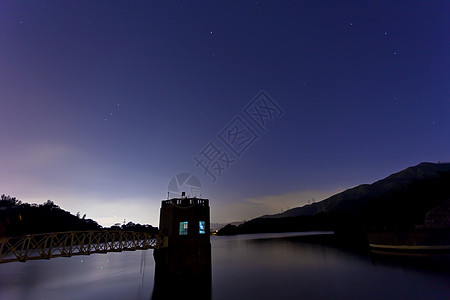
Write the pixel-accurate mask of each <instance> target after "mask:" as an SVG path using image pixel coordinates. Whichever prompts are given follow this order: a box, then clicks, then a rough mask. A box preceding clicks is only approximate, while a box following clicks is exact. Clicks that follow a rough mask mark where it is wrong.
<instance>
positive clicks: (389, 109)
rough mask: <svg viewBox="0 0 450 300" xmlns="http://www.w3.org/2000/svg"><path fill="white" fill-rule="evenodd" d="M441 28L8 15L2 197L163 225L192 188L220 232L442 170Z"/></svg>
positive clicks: (324, 19)
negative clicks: (166, 210) (188, 178)
mask: <svg viewBox="0 0 450 300" xmlns="http://www.w3.org/2000/svg"><path fill="white" fill-rule="evenodd" d="M449 13H450V5H449V2H448V1H371V2H369V1H364V2H363V1H339V0H337V1H214V2H213V1H195V2H193V1H158V2H156V1H133V2H131V3H129V2H127V1H8V0H6V1H1V2H0V112H1V117H0V145H1V146H0V167H1V172H0V194H3V193H4V194H7V195H8V194H9V195H11V196H16V197H18V198H20V199H21V200H22V201H25V202H31V203H32V202H35V203H42V202H44V201H46V200H47V199H51V200H53V201H54V202H55V203H56V204H58V205H60V206H61V207H62V208H63V209H66V210H69V211H70V212H72V213H76V212H78V211H80V212H81V214H84V213H86V214H87V217H88V218H93V219H95V220H97V221H99V223H100V224H101V225H104V226H110V225H112V224H114V223H116V222H123V220H124V219H126V220H127V221H134V222H139V223H150V224H152V225H158V217H159V216H158V215H159V207H160V201H161V200H163V199H165V198H167V191H168V184H169V181H170V180H171V178H172V177H173V176H175V175H177V174H179V173H182V172H188V173H191V174H193V175H195V176H196V177H197V178H198V179H199V180H200V181H201V185H202V194H201V196H202V197H205V198H209V199H210V200H211V212H212V222H226V221H236V220H243V219H250V218H253V217H257V216H260V215H262V214H267V213H278V212H280V211H281V210H285V209H287V208H292V207H295V206H300V205H303V204H305V203H307V202H308V201H311V200H312V198H313V197H314V199H315V200H316V201H318V200H322V199H324V198H325V197H326V196H328V195H331V194H333V193H336V192H338V191H342V190H344V189H347V188H350V187H353V186H355V185H358V184H361V183H371V182H373V181H376V180H378V179H381V178H383V177H385V176H387V175H389V174H391V173H393V172H397V171H400V170H401V169H404V168H406V167H409V166H412V165H416V164H418V163H420V162H422V161H429V162H437V161H449V160H450V151H449V150H450V138H449V136H450V135H449V133H450V118H449V117H450V84H449V82H450V80H449V79H450V76H449V75H450V63H449V62H450V59H449V57H450V55H449V54H450V42H449V41H450V40H449V38H448V37H449V33H450V21H449V20H450V19H449V18H448V16H449ZM260 91H265V93H266V95H267V96H269V97H270V100H267V99H266V100H264V101H265V103H266V104H267V105H268V106H267V107H269V108H272V110H270V109H269V110H267V108H266V109H264V106H263V104H264V102H262V101H263V100H261V98H255V97H256V96H257V95H259V92H260ZM253 100H254V101H253ZM252 101H253V102H252ZM247 105H249V108H248V111H249V114H246V113H245V107H246V106H247ZM275 108H279V110H278V111H277V110H276V109H275ZM255 109H258V110H259V113H260V115H259V117H258V116H257V115H255V114H252V113H256V112H257V111H256V110H255ZM269 114H270V115H269ZM251 116H253V117H254V118H255V120H252V118H251ZM258 118H259V119H258ZM258 120H259V121H261V120H263V121H264V126H262V128H261V127H259V126H258V124H257V123H255V121H258ZM260 125H261V124H260ZM233 134H234V135H233ZM221 137H222V139H221ZM227 138H228V142H229V144H228V145H226V143H225V142H226V141H227ZM224 140H225V141H224ZM211 141H212V142H213V144H210V142H211ZM208 145H209V146H208ZM211 145H214V146H215V147H216V150H218V151H220V152H214V150H215V148H211V147H210V146H211ZM233 147H235V148H234V150H235V151H234V152H233V151H232V150H231V148H233ZM202 150H204V151H202ZM207 156H208V157H209V158H211V161H208V160H207V159H206V157H207ZM194 158H197V159H199V160H200V159H201V160H202V161H203V163H204V164H205V165H206V166H209V169H208V170H209V172H211V174H215V181H214V182H213V181H212V180H211V179H212V177H211V176H210V175H208V173H207V174H206V175H205V172H204V170H203V169H202V167H201V166H196V161H195V160H194ZM227 160H228V161H232V162H231V163H225V162H226V161H227ZM220 166H222V167H224V169H223V170H221V171H220V172H221V173H220V174H219V169H218V167H220ZM188 193H189V191H188Z"/></svg>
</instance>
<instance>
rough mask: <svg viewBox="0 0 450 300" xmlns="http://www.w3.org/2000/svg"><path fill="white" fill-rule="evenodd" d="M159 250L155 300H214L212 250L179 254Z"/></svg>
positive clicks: (156, 265) (154, 292)
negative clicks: (212, 297)
mask: <svg viewBox="0 0 450 300" xmlns="http://www.w3.org/2000/svg"><path fill="white" fill-rule="evenodd" d="M161 250H162V251H158V250H155V251H154V254H153V255H154V258H155V276H154V287H153V294H152V300H158V299H202V300H203V299H205V300H206V299H211V283H212V282H211V247H210V246H209V247H207V249H197V251H189V252H184V253H183V252H181V253H175V252H173V251H172V252H171V251H170V250H168V249H161Z"/></svg>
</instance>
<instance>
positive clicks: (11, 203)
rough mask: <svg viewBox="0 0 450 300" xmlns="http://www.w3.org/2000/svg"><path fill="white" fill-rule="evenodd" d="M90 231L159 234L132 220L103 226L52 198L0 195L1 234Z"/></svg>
mask: <svg viewBox="0 0 450 300" xmlns="http://www.w3.org/2000/svg"><path fill="white" fill-rule="evenodd" d="M86 230H124V231H125V230H126V231H139V232H149V233H156V232H157V231H158V228H156V227H153V226H151V225H141V224H134V223H132V222H129V223H128V224H124V225H122V226H112V227H111V228H103V227H102V226H100V225H99V224H98V223H97V222H96V221H94V220H92V219H87V218H86V215H83V216H82V217H81V216H80V213H77V214H76V215H72V214H71V213H70V212H68V211H65V210H63V209H61V208H60V207H59V206H58V205H56V204H55V203H54V202H53V201H51V200H47V201H46V202H45V203H43V204H29V203H23V202H22V201H20V200H19V199H17V198H16V197H11V196H6V195H4V194H3V195H1V196H0V237H4V236H7V237H12V236H23V235H27V234H37V233H48V232H65V231H86Z"/></svg>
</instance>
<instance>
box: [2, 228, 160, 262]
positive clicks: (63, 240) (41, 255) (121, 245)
mask: <svg viewBox="0 0 450 300" xmlns="http://www.w3.org/2000/svg"><path fill="white" fill-rule="evenodd" d="M160 240H161V239H160V238H159V237H158V236H157V235H156V234H150V233H145V232H132V231H69V232H55V233H46V234H33V235H26V236H22V237H7V238H0V263H7V262H12V261H23V262H24V261H26V260H34V259H50V258H54V257H60V256H66V257H70V256H73V255H89V254H92V253H106V252H121V251H135V250H146V249H154V248H156V247H157V246H158V243H160Z"/></svg>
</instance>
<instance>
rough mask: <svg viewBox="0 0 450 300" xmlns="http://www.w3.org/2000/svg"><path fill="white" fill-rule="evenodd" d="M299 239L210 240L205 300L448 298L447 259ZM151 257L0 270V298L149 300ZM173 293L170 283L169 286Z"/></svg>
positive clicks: (98, 257)
mask: <svg viewBox="0 0 450 300" xmlns="http://www.w3.org/2000/svg"><path fill="white" fill-rule="evenodd" d="M304 234H305V233H278V234H252V235H240V236H212V237H211V249H212V291H211V298H212V299H275V298H276V299H300V298H302V299H399V298H402V299H450V272H449V271H448V270H449V268H448V267H449V266H450V257H449V256H441V257H438V258H436V257H408V258H406V257H398V258H389V257H382V256H381V257H380V256H373V255H370V254H368V253H364V252H355V251H353V250H350V249H345V248H342V247H336V246H333V245H330V244H327V243H306V242H302V241H301V240H299V239H298V236H299V235H304ZM154 266H155V263H154V260H153V251H152V250H147V251H135V252H120V253H114V252H113V253H107V254H93V255H90V256H74V257H71V258H64V257H60V258H54V259H51V260H36V261H27V262H25V263H19V262H14V263H7V264H2V265H0V299H151V298H152V292H153V285H154ZM174 288H176V283H174Z"/></svg>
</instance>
